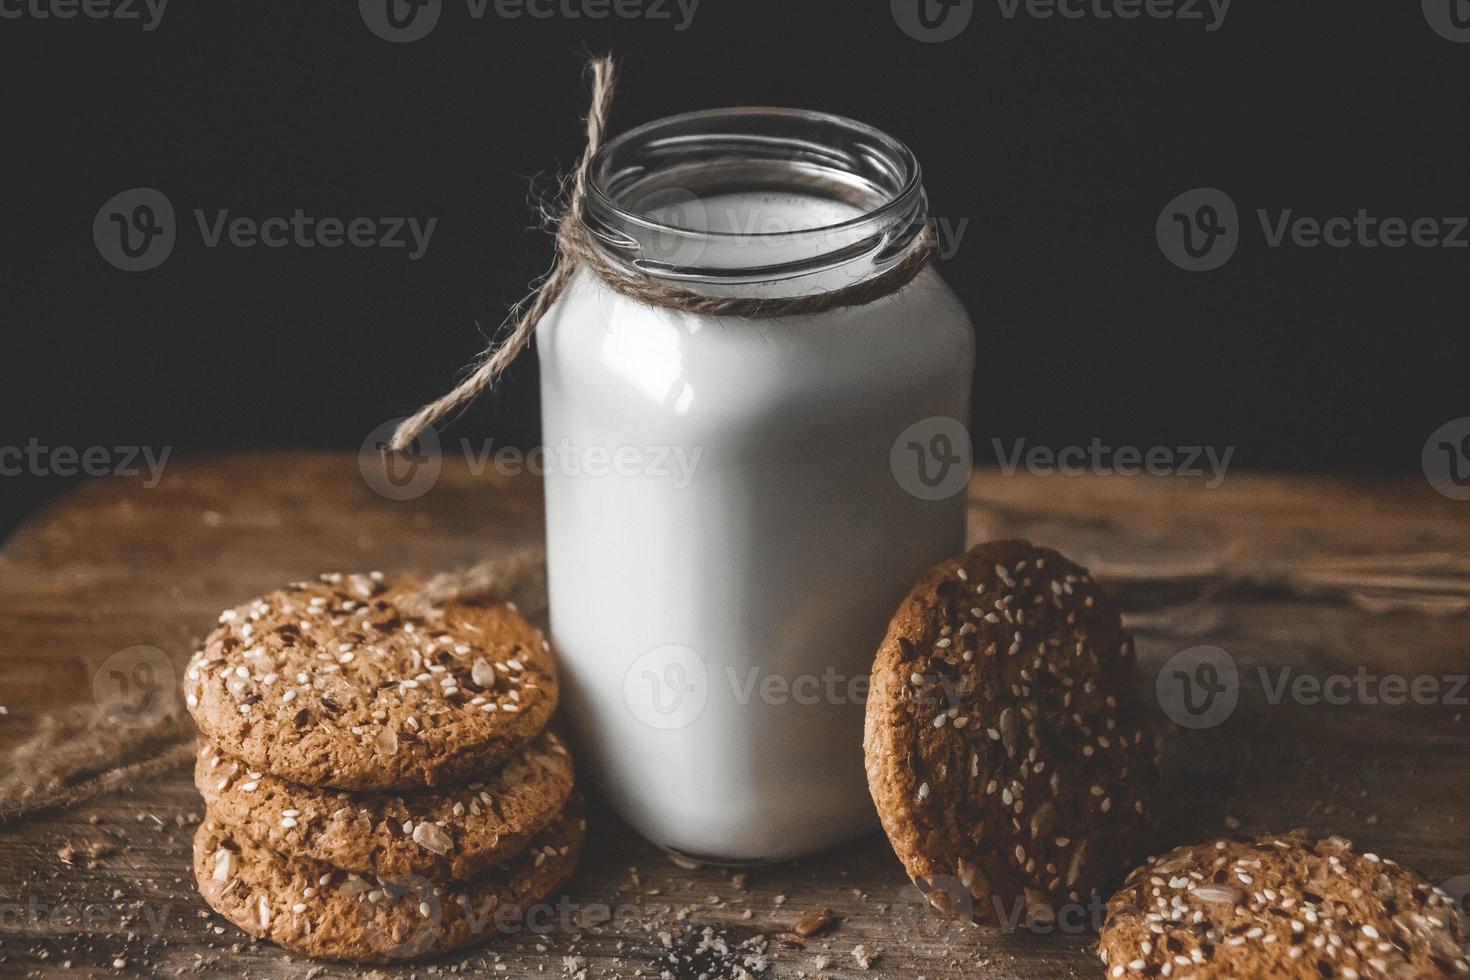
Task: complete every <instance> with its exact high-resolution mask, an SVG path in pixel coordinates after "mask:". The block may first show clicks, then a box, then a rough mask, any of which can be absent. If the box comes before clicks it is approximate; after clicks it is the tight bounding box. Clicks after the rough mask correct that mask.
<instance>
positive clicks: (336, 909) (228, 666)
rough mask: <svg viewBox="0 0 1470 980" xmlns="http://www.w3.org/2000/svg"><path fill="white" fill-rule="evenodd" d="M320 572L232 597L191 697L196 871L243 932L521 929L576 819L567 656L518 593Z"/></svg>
mask: <svg viewBox="0 0 1470 980" xmlns="http://www.w3.org/2000/svg"><path fill="white" fill-rule="evenodd" d="M420 586H421V583H419V582H417V581H415V580H407V579H405V580H390V579H385V577H384V576H382V575H381V574H378V573H373V574H371V575H325V576H322V577H321V579H320V580H319V581H316V582H311V583H298V584H295V585H291V586H288V587H287V588H284V589H280V590H277V591H275V592H272V593H270V594H268V595H266V596H263V597H262V598H260V599H257V600H255V601H253V602H250V603H247V604H246V605H243V606H240V607H239V608H236V609H233V610H228V611H226V612H225V613H224V614H222V615H221V616H220V620H219V627H218V628H217V629H216V630H215V631H214V632H213V633H211V634H210V636H209V637H208V638H207V639H206V641H205V644H204V648H203V649H202V650H200V651H199V652H198V653H196V654H195V655H194V658H193V660H192V661H191V662H190V664H189V667H188V670H187V673H186V675H185V676H186V680H185V698H186V702H187V704H188V707H189V711H190V713H191V714H192V715H193V716H194V720H195V722H196V723H197V725H198V727H199V730H200V731H201V732H202V733H203V735H204V737H205V739H206V740H207V741H206V743H205V744H204V745H203V746H202V747H201V749H200V752H199V756H198V759H197V764H196V767H195V783H196V784H197V785H198V787H199V790H200V792H201V793H202V794H203V795H204V800H205V804H206V810H205V820H204V823H203V825H202V826H201V827H200V829H199V832H198V834H197V836H196V838H195V842H194V871H195V875H196V877H197V878H198V882H199V888H200V891H201V893H202V894H203V896H204V898H205V900H206V901H207V902H208V903H209V904H210V905H211V906H212V907H213V908H214V909H215V910H216V911H217V912H219V913H220V914H221V915H223V916H224V917H225V918H227V919H229V920H230V921H231V922H233V923H234V924H235V925H237V926H239V927H240V928H241V929H244V930H245V931H246V932H248V933H250V934H251V935H254V936H258V937H261V938H266V939H270V940H271V941H273V942H275V943H278V944H280V945H281V946H284V947H286V948H289V949H292V950H295V951H297V952H301V953H305V954H307V955H311V956H323V957H330V958H334V959H346V960H355V961H360V962H387V961H393V960H402V959H406V958H410V957H415V956H423V955H433V954H437V953H442V952H445V951H448V950H451V949H455V948H458V947H461V946H465V945H469V944H470V943H473V942H475V941H477V940H479V939H483V938H486V937H488V936H490V935H493V934H495V933H496V932H499V931H504V930H505V929H506V928H508V927H511V926H513V925H517V924H518V923H519V920H520V918H521V916H522V914H523V912H524V910H525V908H526V907H527V906H528V905H531V904H534V903H537V902H540V901H542V900H543V899H545V898H547V897H548V896H549V895H551V894H552V893H553V892H555V891H557V890H558V889H559V888H560V887H561V886H562V885H563V883H564V882H565V881H566V880H567V878H568V877H569V876H570V875H571V873H572V871H573V869H574V867H575V865H576V862H577V858H578V855H579V853H580V849H581V844H582V840H583V837H584V835H585V830H586V823H585V821H584V819H583V817H582V812H581V806H580V803H579V801H578V799H577V797H576V795H575V794H574V792H573V787H572V782H573V774H572V762H571V758H570V757H569V755H568V753H567V751H566V748H565V747H564V746H563V745H562V743H561V742H560V740H559V739H558V738H557V736H556V735H554V734H553V733H551V732H549V731H547V730H546V724H547V722H548V721H549V720H550V718H551V715H552V712H553V711H554V710H555V708H556V702H557V677H556V668H555V664H554V662H553V659H552V655H551V651H550V648H549V646H548V645H547V643H546V641H545V640H544V639H543V638H542V636H541V634H540V632H539V631H538V630H536V629H535V628H534V627H533V626H531V625H530V624H529V623H527V622H526V621H525V619H523V618H522V617H521V616H520V614H519V613H518V612H517V611H516V610H515V608H514V607H513V606H511V605H509V604H497V605H488V606H482V605H468V604H462V603H456V602H447V603H441V604H437V605H430V604H428V603H426V602H425V601H424V599H423V598H422V596H421V594H420V593H419V591H418V590H419V589H420Z"/></svg>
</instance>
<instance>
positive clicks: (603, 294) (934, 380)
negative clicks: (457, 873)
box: [538, 109, 974, 861]
mask: <svg viewBox="0 0 1470 980" xmlns="http://www.w3.org/2000/svg"><path fill="white" fill-rule="evenodd" d="M927 217H928V215H927V204H926V201H925V197H924V192H923V188H922V185H921V182H920V174H919V168H918V165H917V163H916V162H915V161H914V158H913V156H912V154H911V153H910V152H909V151H908V150H907V148H905V147H904V146H903V145H902V144H900V143H898V142H897V141H896V140H893V139H892V138H890V137H888V136H885V135H884V134H882V133H880V132H878V131H876V130H873V129H871V128H870V127H867V126H863V125H861V124H859V123H855V122H852V121H850V120H845V119H841V118H838V117H834V116H828V115H823V114H819V113H809V112H799V111H794V110H777V109H740V110H721V111H714V112H702V113H693V114H690V115H686V116H678V117H673V118H670V119H665V120H660V121H658V122H655V123H651V124H649V125H647V126H643V127H641V128H639V129H636V130H634V131H632V132H630V133H627V134H626V135H624V136H622V137H620V138H619V139H617V140H615V141H613V142H612V143H610V144H608V145H607V146H606V147H605V148H604V149H603V150H602V151H601V153H599V155H598V157H597V159H596V160H595V161H594V166H593V174H592V183H591V187H590V190H589V199H588V204H587V213H586V215H585V219H586V221H587V223H588V225H589V226H590V227H591V228H592V229H593V231H594V232H595V233H596V234H597V236H598V238H599V241H600V242H601V243H602V244H603V246H604V250H605V252H606V255H607V257H608V258H609V259H610V260H612V261H614V262H615V263H621V264H623V265H625V266H627V267H630V268H637V269H641V270H642V271H644V272H647V273H650V274H652V275H655V276H657V277H660V278H662V279H666V280H667V281H669V282H672V283H675V284H678V285H680V286H682V287H684V288H686V289H691V290H695V291H699V292H705V293H708V294H710V295H717V296H770V297H783V296H794V295H804V294H808V293H812V292H819V291H830V290H834V289H838V288H841V287H843V286H847V285H851V284H853V283H856V282H862V281H864V280H866V279H868V278H871V277H872V276H875V275H878V274H880V273H882V272H883V271H884V270H885V269H887V268H890V267H891V266H892V265H893V264H894V262H895V261H896V260H897V259H898V258H899V257H901V256H902V255H903V254H904V253H905V251H906V250H907V249H908V248H909V247H910V246H911V245H912V243H913V240H914V236H916V235H917V234H918V233H919V232H920V231H921V229H922V227H923V224H924V222H925V221H926V219H927ZM538 344H539V350H540V359H541V386H542V418H543V425H544V433H543V441H544V444H545V446H546V451H547V467H546V511H547V514H546V519H547V545H548V572H549V586H550V600H551V623H552V634H553V640H554V642H555V644H556V648H557V650H558V652H559V654H560V658H561V661H560V662H561V668H562V676H563V685H564V691H565V696H564V703H565V706H566V707H565V717H566V720H567V723H568V725H569V726H570V729H571V732H572V734H573V736H574V737H575V740H576V742H577V744H578V747H579V750H580V751H579V753H578V756H577V758H578V762H579V769H580V772H581V773H582V775H583V776H584V777H585V778H589V779H591V780H592V781H593V782H594V783H596V784H598V785H599V786H600V788H601V790H602V791H603V793H604V794H605V795H606V797H607V799H608V800H609V802H610V803H611V804H612V805H613V806H614V807H615V808H616V810H617V811H618V812H619V813H620V815H621V816H622V817H623V818H624V819H626V820H627V821H628V822H629V823H630V824H631V825H632V826H633V827H634V828H635V829H636V830H638V831H639V832H640V833H642V834H643V835H644V836H646V837H647V838H649V839H650V840H652V841H654V842H655V843H657V844H659V845H662V846H664V847H667V848H669V849H672V850H676V851H679V852H682V853H684V854H688V855H691V856H695V857H698V858H703V859H709V860H724V861H753V860H766V859H779V858H786V857H791V856H794V855H798V854H802V853H806V852H809V851H812V850H816V849H818V848H821V847H824V846H827V845H831V844H835V843H837V842H840V841H842V840H845V839H847V838H850V837H853V836H856V835H859V834H862V833H864V832H867V831H869V830H872V829H876V828H877V826H878V823H877V818H876V815H875V813H874V810H873V804H872V801H871V799H870V798H869V796H868V791H867V785H866V780H865V776H864V772H863V757H862V726H863V702H864V698H865V696H866V693H867V687H866V684H867V675H868V671H869V668H870V665H871V663H872V660H873V655H874V653H875V652H876V650H877V647H878V643H879V641H880V640H881V639H882V636H883V633H884V630H885V628H886V626H887V622H888V619H889V617H890V616H891V615H892V613H893V611H894V609H895V608H896V606H897V604H898V602H899V600H900V599H901V598H902V597H903V596H904V594H905V593H906V592H907V590H908V588H909V586H910V585H911V584H912V583H913V582H914V581H915V580H916V579H917V578H918V577H919V576H920V574H921V573H923V572H924V570H925V569H927V568H928V567H929V566H930V565H931V564H933V563H934V562H936V561H938V560H939V559H941V558H943V557H946V556H948V555H951V554H954V553H957V552H958V551H960V550H961V548H962V546H963V535H964V491H963V488H964V482H965V475H966V474H967V472H968V467H969V452H970V449H969V445H968V436H967V435H965V433H964V430H963V427H962V426H961V422H962V421H963V420H964V419H966V418H967V416H968V407H969V395H970V378H971V372H972V366H973V358H974V338H973V331H972V328H971V326H970V322H969V319H968V318H967V316H966V314H965V311H964V309H963V307H962V306H961V304H960V303H959V301H958V300H957V298H956V297H955V296H954V294H953V293H952V292H951V291H950V290H949V288H948V287H947V286H946V285H945V284H944V283H943V281H942V280H941V279H940V278H939V276H938V275H937V274H936V273H935V272H934V271H933V270H932V269H928V270H925V271H924V272H922V273H920V275H919V276H918V277H917V278H916V279H914V280H913V281H912V282H911V283H909V284H908V285H906V286H904V287H903V288H902V289H900V290H899V291H898V292H896V293H893V294H891V295H887V296H884V297H882V298H879V299H877V300H876V301H874V302H871V303H868V304H866V305H860V306H851V307H846V308H842V309H837V310H831V311H828V312H824V313H819V314H816V315H813V316H802V317H786V318H780V319H737V318H731V317H706V316H699V315H693V314H689V313H683V312H675V311H671V310H667V309H662V308H655V307H651V306H648V305H645V304H642V303H639V302H636V301H634V300H631V299H628V298H625V297H623V296H621V295H619V294H617V293H614V292H613V291H612V290H611V289H609V288H608V287H607V286H606V285H604V284H603V283H602V282H601V281H600V280H598V279H596V278H595V277H594V276H592V275H591V274H590V273H587V272H586V271H583V272H581V273H579V275H578V278H577V280H576V281H575V282H574V283H573V285H572V286H571V287H570V288H569V289H568V290H567V291H566V292H565V293H564V294H563V295H562V297H561V298H560V299H559V300H558V302H557V304H556V306H555V307H554V308H553V310H552V311H551V312H550V313H549V314H548V316H547V317H546V318H545V319H544V320H543V321H542V322H541V324H540V327H539V329H538Z"/></svg>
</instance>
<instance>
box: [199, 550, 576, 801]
mask: <svg viewBox="0 0 1470 980" xmlns="http://www.w3.org/2000/svg"><path fill="white" fill-rule="evenodd" d="M420 585H421V583H420V582H419V581H418V580H416V579H412V578H398V579H388V578H386V577H384V576H383V575H381V574H378V573H372V574H367V575H336V574H334V575H323V576H322V577H321V578H320V579H319V580H317V581H315V582H302V583H297V584H295V585H290V586H287V587H286V588H283V589H278V590H276V591H275V592H271V593H269V594H268V595H265V596H262V597H261V598H259V599H256V600H253V601H252V602H248V603H246V604H244V605H242V606H239V607H237V608H235V609H230V610H227V611H225V612H224V613H222V614H221V615H220V619H219V625H218V627H217V628H216V629H215V630H214V631H213V632H212V633H210V634H209V636H208V637H207V638H206V639H205V641H204V647H203V649H201V650H200V651H199V652H198V653H196V654H195V655H194V657H193V659H192V660H190V662H189V665H188V667H187V669H186V671H185V675H184V694H185V703H186V704H187V706H188V708H189V712H190V714H192V715H193V717H194V721H195V723H196V724H197V725H198V726H199V729H200V731H201V732H203V734H204V735H205V737H206V738H208V739H209V740H210V741H212V742H214V743H215V744H216V745H220V746H222V747H225V748H226V749H227V750H228V751H229V753H230V755H232V756H234V757H235V758H237V759H239V760H240V761H241V762H243V763H244V764H245V765H247V766H249V767H250V769H251V770H253V771H257V772H262V773H269V774H271V775H273V776H278V777H280V778H281V779H285V780H289V781H291V782H296V783H305V784H307V785H311V786H332V787H335V788H337V789H347V790H408V789H415V788H422V787H433V786H439V785H443V784H448V783H458V782H469V781H472V780H475V779H478V778H480V777H481V776H482V775H483V774H484V773H486V772H489V771H491V770H492V769H494V768H495V767H496V766H497V765H499V764H500V763H502V762H504V761H506V760H507V759H509V758H510V757H511V756H512V755H514V754H515V753H516V752H518V751H520V749H521V748H522V747H523V746H524V745H525V744H526V743H527V742H528V741H530V740H531V739H532V738H534V737H535V736H536V735H537V734H538V733H540V732H541V730H542V729H543V728H545V727H546V723H547V721H548V720H549V719H550V717H551V714H552V712H553V710H555V708H556V702H557V690H558V689H557V675H556V665H555V663H554V661H553V659H552V654H551V649H550V647H549V646H548V645H547V643H546V641H545V639H544V638H543V637H542V635H541V633H540V631H539V630H537V629H536V628H535V627H534V626H532V625H531V624H530V623H528V622H527V621H526V620H525V619H524V618H522V617H521V615H520V614H519V613H518V612H517V611H516V609H515V607H514V606H512V605H509V604H506V603H499V604H493V605H470V604H465V603H459V602H445V603H441V604H437V605H433V606H429V607H426V606H425V605H424V604H423V603H422V601H421V599H422V596H421V595H420V594H419V592H418V591H417V590H418V589H419V587H420ZM400 599H402V600H403V601H402V602H400V601H399V600H400ZM410 607H411V608H412V610H413V611H410Z"/></svg>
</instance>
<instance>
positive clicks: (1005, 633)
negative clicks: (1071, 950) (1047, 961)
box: [864, 541, 1156, 922]
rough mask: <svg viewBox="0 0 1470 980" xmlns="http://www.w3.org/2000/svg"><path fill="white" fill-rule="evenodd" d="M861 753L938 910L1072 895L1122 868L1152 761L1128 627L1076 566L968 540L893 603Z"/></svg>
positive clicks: (1015, 905) (894, 834) (993, 909)
mask: <svg viewBox="0 0 1470 980" xmlns="http://www.w3.org/2000/svg"><path fill="white" fill-rule="evenodd" d="M864 755H865V760H866V766H867V773H868V787H869V789H870V791H871V792H872V795H873V800H874V803H875V804H876V805H877V808H878V813H879V816H880V818H881V819H882V822H883V828H884V830H885V831H886V832H887V834H888V838H889V840H890V841H891V842H892V844H893V848H894V851H895V852H896V853H897V855H898V858H899V860H900V861H902V862H903V865H904V868H905V870H906V871H907V872H908V873H909V876H910V877H911V878H912V879H913V880H914V882H915V884H916V885H917V886H918V887H919V888H920V890H921V891H923V892H924V893H925V894H927V895H929V896H930V901H931V903H932V904H935V905H936V906H937V907H940V908H941V911H944V912H946V913H948V914H955V915H961V916H966V917H972V918H974V919H975V920H976V921H980V922H993V921H997V920H1004V919H1008V918H1010V919H1011V920H1012V921H1014V919H1013V918H1012V917H1013V916H1014V914H1015V912H1016V910H1017V909H1022V910H1025V911H1028V912H1030V913H1031V914H1032V915H1034V916H1038V917H1044V916H1045V915H1046V914H1047V912H1048V910H1050V909H1054V908H1055V907H1056V906H1059V905H1061V904H1065V903H1078V902H1082V901H1085V899H1086V898H1087V896H1089V895H1091V894H1093V893H1095V892H1096V891H1097V890H1098V889H1099V888H1101V887H1103V886H1104V885H1106V884H1108V883H1109V882H1110V880H1115V879H1116V877H1119V876H1121V874H1122V872H1123V870H1124V869H1125V868H1126V866H1127V865H1126V863H1125V862H1127V860H1128V857H1127V855H1128V853H1129V851H1130V850H1131V849H1132V848H1133V846H1134V842H1135V839H1136V837H1137V834H1138V832H1139V830H1140V828H1141V827H1142V825H1143V824H1144V822H1145V820H1146V818H1147V812H1148V792H1149V789H1150V787H1151V786H1152V784H1153V782H1154V779H1155V774H1156V768H1155V742H1154V738H1153V735H1152V732H1151V731H1150V729H1149V726H1148V723H1147V713H1146V711H1145V709H1144V705H1143V701H1142V698H1141V697H1140V695H1139V693H1138V672H1137V661H1136V655H1135V652H1134V648H1133V640H1132V637H1130V636H1129V634H1128V633H1127V631H1125V630H1124V629H1123V626H1122V623H1121V621H1120V619H1119V616H1118V613H1117V611H1116V610H1115V609H1114V608H1113V606H1112V604H1111V603H1110V602H1108V600H1107V599H1106V598H1105V597H1104V596H1103V594H1102V593H1101V592H1100V591H1099V589H1098V587H1097V585H1096V583H1095V582H1094V581H1093V580H1092V578H1091V576H1089V575H1088V574H1087V570H1086V569H1084V568H1081V567H1080V566H1078V565H1076V564H1074V563H1073V562H1071V561H1069V560H1067V559H1066V558H1064V557H1063V556H1062V555H1060V554H1059V553H1057V552H1056V551H1053V550H1052V549H1050V548H1041V547H1036V546H1034V545H1032V544H1030V543H1029V542H1026V541H995V542H990V543H988V544H982V545H979V546H977V547H975V548H974V549H972V550H971V551H970V552H968V553H967V554H965V555H963V556H961V557H959V558H954V559H950V560H948V561H945V562H941V563H940V564H939V565H937V566H936V567H935V568H933V569H932V570H931V571H930V572H929V573H928V574H927V575H926V576H925V577H924V578H923V579H922V580H921V581H920V582H919V583H918V584H917V585H915V586H914V588H913V590H912V591H911V592H910V593H909V595H908V597H907V598H905V599H904V601H903V603H902V604H901V605H900V607H899V609H898V611H897V613H896V614H895V615H894V617H893V620H892V622H891V623H890V625H889V629H888V634H887V636H886V637H885V639H884V641H883V644H882V646H881V647H880V648H879V651H878V656H877V659H876V661H875V663H874V666H873V675H872V688H871V693H870V695H869V698H868V703H867V716H866V722H865V731H864Z"/></svg>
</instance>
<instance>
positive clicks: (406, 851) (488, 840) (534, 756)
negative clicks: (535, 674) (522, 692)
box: [194, 732, 572, 879]
mask: <svg viewBox="0 0 1470 980" xmlns="http://www.w3.org/2000/svg"><path fill="white" fill-rule="evenodd" d="M194 785H195V786H197V787H199V792H200V793H201V794H202V795H203V796H204V802H205V805H206V806H208V807H209V812H210V813H211V814H212V815H213V817H214V819H215V820H216V821H218V822H219V823H220V824H222V825H223V826H225V827H228V828H229V829H230V830H231V831H233V832H235V833H238V834H240V835H242V836H244V837H246V838H248V839H249V840H251V841H253V842H254V843H256V844H261V845H264V846H266V847H269V848H271V849H272V850H274V851H276V852H278V853H280V854H285V855H289V856H292V857H307V858H314V859H315V860H318V861H325V862H326V863H327V864H330V865H331V866H332V867H334V868H341V869H343V870H344V871H356V872H358V873H360V874H367V873H369V872H371V873H374V874H380V875H398V874H421V875H426V876H428V877H431V878H435V879H447V878H469V877H471V876H472V875H474V874H476V873H478V872H480V871H483V870H485V869H486V868H488V867H490V866H492V865H494V864H496V863H498V862H500V861H503V860H505V859H507V858H509V857H512V856H514V855H515V854H517V853H519V852H520V851H521V850H523V849H524V848H525V846H526V844H527V842H528V841H529V840H530V839H531V837H532V836H533V835H534V834H536V833H537V832H538V831H540V830H541V829H542V828H543V827H545V826H546V825H547V824H548V823H550V822H551V820H552V819H553V818H554V817H555V816H556V815H557V814H558V813H560V812H561V809H562V807H563V806H564V805H565V803H566V801H567V797H568V796H570V795H571V792H572V760H571V756H570V755H569V754H568V753H567V750H566V747H565V746H563V745H562V743H561V740H560V739H558V738H557V736H556V735H554V734H552V733H551V732H545V733H543V734H542V735H540V736H539V737H537V738H536V739H535V740H534V741H532V742H531V744H530V745H528V746H527V747H526V750H525V752H524V753H523V754H521V755H518V756H516V757H515V758H513V759H511V761H510V762H508V763H506V764H505V765H504V766H503V767H502V768H501V769H499V770H497V771H495V772H492V773H490V774H488V775H487V776H485V777H484V781H483V782H475V783H470V784H468V785H466V786H464V787H456V788H453V789H441V790H433V791H425V792H419V793H414V794H410V795H407V796H398V795H394V794H390V793H347V792H343V791H340V790H329V789H321V788H318V787H312V786H303V785H301V784H299V783H290V782H286V781H285V780H283V779H277V778H276V777H274V776H270V775H266V774H264V773H260V772H252V771H250V770H249V768H248V767H247V766H245V765H244V764H243V763H241V762H240V761H239V760H236V759H231V758H230V757H229V756H226V755H223V754H221V753H220V751H219V750H218V749H216V748H215V747H214V746H213V745H205V746H203V747H202V748H201V749H200V751H199V755H198V757H197V758H196V759H195V764H194Z"/></svg>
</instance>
